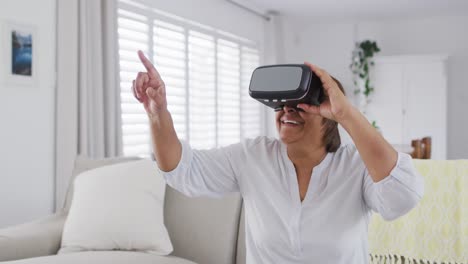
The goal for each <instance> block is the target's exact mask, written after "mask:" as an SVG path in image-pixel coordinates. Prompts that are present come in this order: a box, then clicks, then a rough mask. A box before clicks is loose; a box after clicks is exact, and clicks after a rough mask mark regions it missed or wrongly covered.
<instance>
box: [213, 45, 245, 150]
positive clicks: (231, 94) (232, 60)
mask: <svg viewBox="0 0 468 264" xmlns="http://www.w3.org/2000/svg"><path fill="white" fill-rule="evenodd" d="M217 75H218V87H217V88H218V89H217V93H218V96H217V105H218V109H217V110H218V145H219V146H226V145H229V144H233V143H237V142H239V141H240V107H241V104H240V49H239V45H238V44H237V43H233V42H230V41H227V40H223V39H218V43H217Z"/></svg>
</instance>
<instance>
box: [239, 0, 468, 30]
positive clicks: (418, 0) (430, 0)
mask: <svg viewBox="0 0 468 264" xmlns="http://www.w3.org/2000/svg"><path fill="white" fill-rule="evenodd" d="M236 2H239V3H241V2H242V3H243V4H245V5H248V6H250V7H253V8H255V9H256V10H258V11H260V12H266V11H268V10H274V11H277V12H279V13H281V14H283V15H284V16H287V17H291V18H294V19H298V20H327V21H329V20H368V19H395V18H412V17H428V16H430V17H433V16H452V15H468V0H289V1H288V0H237V1H236ZM467 26H468V25H467Z"/></svg>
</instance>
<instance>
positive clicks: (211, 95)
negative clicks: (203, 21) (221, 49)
mask: <svg viewBox="0 0 468 264" xmlns="http://www.w3.org/2000/svg"><path fill="white" fill-rule="evenodd" d="M188 45H189V95H190V98H189V105H190V108H189V116H190V124H189V127H190V144H191V145H192V147H194V148H200V149H206V148H213V147H216V91H215V90H216V84H215V81H216V79H215V74H216V72H215V39H214V37H213V36H209V35H206V34H202V33H200V32H196V31H193V30H191V31H190V32H189V41H188Z"/></svg>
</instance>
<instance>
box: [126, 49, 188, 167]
mask: <svg viewBox="0 0 468 264" xmlns="http://www.w3.org/2000/svg"><path fill="white" fill-rule="evenodd" d="M138 56H139V57H140V60H141V62H142V63H143V65H144V66H145V68H146V70H147V71H148V72H140V73H138V76H137V79H136V80H134V81H133V86H132V89H133V93H134V95H135V97H136V99H137V100H138V101H140V102H141V103H142V104H143V106H144V107H145V110H146V113H147V114H148V119H149V122H150V128H151V137H152V139H153V151H154V155H155V159H156V161H157V163H158V166H159V168H160V169H161V170H162V171H171V170H173V169H174V168H175V167H176V166H177V164H179V161H180V159H181V155H182V146H181V144H180V141H179V138H178V137H177V134H176V132H175V129H174V124H173V122H172V117H171V114H170V113H169V111H168V110H167V101H166V86H165V84H164V82H163V80H162V78H161V76H160V75H159V73H158V71H157V70H156V68H154V66H153V64H152V63H151V62H150V61H149V60H148V59H147V58H146V57H145V55H144V54H143V52H141V51H138Z"/></svg>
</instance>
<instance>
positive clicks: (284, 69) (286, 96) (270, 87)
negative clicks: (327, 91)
mask: <svg viewBox="0 0 468 264" xmlns="http://www.w3.org/2000/svg"><path fill="white" fill-rule="evenodd" d="M322 92H323V88H322V83H321V81H320V79H319V78H318V76H316V75H315V74H314V73H313V72H312V71H311V70H310V68H309V67H308V66H307V65H304V64H280V65H268V66H261V67H258V68H256V69H255V70H254V71H253V73H252V78H251V80H250V86H249V94H250V96H251V97H252V98H254V99H256V100H257V101H259V102H261V103H262V104H265V105H267V106H269V107H271V108H273V109H275V111H278V110H281V109H282V108H283V107H284V106H285V105H287V106H290V107H294V108H296V109H297V107H296V106H297V104H299V103H306V104H312V105H319V104H320V103H319V99H320V96H321V94H322Z"/></svg>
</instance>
